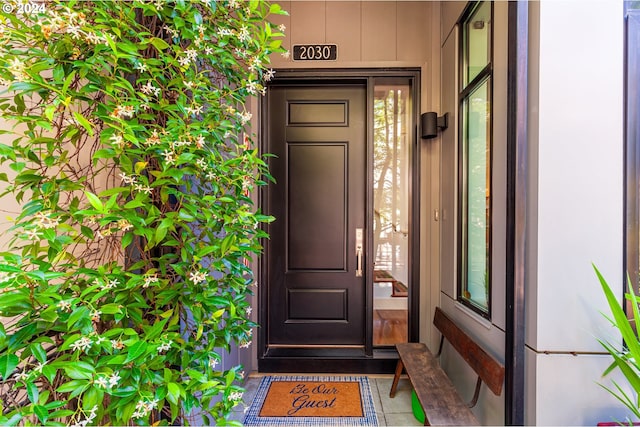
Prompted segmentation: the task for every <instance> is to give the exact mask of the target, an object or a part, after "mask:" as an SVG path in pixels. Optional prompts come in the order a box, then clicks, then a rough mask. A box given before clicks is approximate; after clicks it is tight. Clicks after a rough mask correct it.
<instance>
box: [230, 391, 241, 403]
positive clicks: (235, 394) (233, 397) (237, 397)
mask: <svg viewBox="0 0 640 427" xmlns="http://www.w3.org/2000/svg"><path fill="white" fill-rule="evenodd" d="M242 394H243V393H240V392H239V391H233V392H231V394H230V395H229V400H232V401H234V402H235V401H238V400H241V399H242Z"/></svg>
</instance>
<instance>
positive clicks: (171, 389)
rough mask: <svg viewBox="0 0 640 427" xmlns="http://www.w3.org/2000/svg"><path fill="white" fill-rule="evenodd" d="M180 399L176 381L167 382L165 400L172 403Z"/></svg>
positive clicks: (176, 402)
mask: <svg viewBox="0 0 640 427" xmlns="http://www.w3.org/2000/svg"><path fill="white" fill-rule="evenodd" d="M179 399H180V386H179V385H178V384H176V383H169V384H167V400H168V401H169V402H171V403H173V404H174V405H177V404H178V400H179Z"/></svg>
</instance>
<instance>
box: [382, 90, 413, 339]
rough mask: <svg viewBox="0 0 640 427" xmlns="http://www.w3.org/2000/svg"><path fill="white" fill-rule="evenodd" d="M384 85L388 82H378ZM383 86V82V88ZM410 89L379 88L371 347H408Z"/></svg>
mask: <svg viewBox="0 0 640 427" xmlns="http://www.w3.org/2000/svg"><path fill="white" fill-rule="evenodd" d="M380 80H381V81H383V80H384V79H380ZM381 83H382V82H381ZM410 113H411V105H410V86H409V85H408V84H406V85H398V84H388V85H387V84H378V83H377V84H376V85H375V96H374V113H373V114H374V154H373V156H374V160H373V161H374V167H373V179H374V181H373V208H374V218H373V221H374V223H373V246H374V247H373V250H374V254H375V261H374V262H375V264H374V277H373V288H374V291H373V298H374V302H373V345H375V346H384V345H393V344H396V343H399V342H407V338H408V327H407V317H408V304H407V300H408V291H409V263H408V256H409V236H408V234H409V230H408V229H409V185H410V172H411V168H410V162H409V158H410V157H409V154H410V153H409V139H408V138H409V135H410V129H411V125H410V120H411V115H410Z"/></svg>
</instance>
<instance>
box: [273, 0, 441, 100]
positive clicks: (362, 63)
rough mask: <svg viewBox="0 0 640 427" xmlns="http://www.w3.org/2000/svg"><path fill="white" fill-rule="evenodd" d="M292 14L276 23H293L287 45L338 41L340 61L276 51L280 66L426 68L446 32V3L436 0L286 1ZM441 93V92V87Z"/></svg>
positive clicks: (275, 59)
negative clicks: (301, 58) (441, 20)
mask: <svg viewBox="0 0 640 427" xmlns="http://www.w3.org/2000/svg"><path fill="white" fill-rule="evenodd" d="M280 5H281V6H282V8H283V9H284V10H286V11H287V12H289V16H278V15H274V16H272V17H271V18H272V19H271V21H272V22H273V23H274V24H276V25H278V24H284V25H285V26H286V27H287V30H286V37H285V39H284V41H283V46H285V47H286V48H287V49H289V50H290V49H291V46H292V45H294V44H305V43H332V44H337V45H338V59H337V61H293V60H292V58H288V59H285V58H283V57H282V56H281V55H273V56H272V57H271V64H272V66H273V67H274V68H311V67H312V68H336V67H362V68H364V67H423V66H425V64H426V63H431V61H432V60H435V61H437V60H438V56H434V55H433V52H435V51H436V48H437V46H436V45H433V46H432V43H438V40H434V37H435V38H437V37H438V34H440V25H439V16H440V6H439V4H437V3H434V2H430V1H397V2H396V1H366V0H363V1H331V0H329V1H310V2H308V1H285V2H280ZM435 91H436V92H437V90H435Z"/></svg>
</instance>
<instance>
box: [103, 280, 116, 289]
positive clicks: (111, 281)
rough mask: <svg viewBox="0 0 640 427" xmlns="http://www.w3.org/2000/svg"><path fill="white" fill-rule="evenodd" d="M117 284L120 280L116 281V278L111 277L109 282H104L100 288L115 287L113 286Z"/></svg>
mask: <svg viewBox="0 0 640 427" xmlns="http://www.w3.org/2000/svg"><path fill="white" fill-rule="evenodd" d="M119 284H120V282H119V281H118V279H112V280H109V282H107V284H105V285H104V286H103V287H102V290H106V289H112V288H115V287H116V286H118V285H119Z"/></svg>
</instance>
